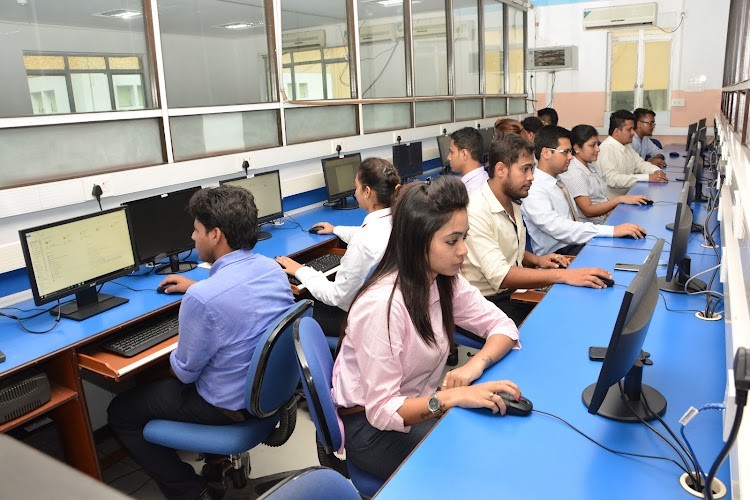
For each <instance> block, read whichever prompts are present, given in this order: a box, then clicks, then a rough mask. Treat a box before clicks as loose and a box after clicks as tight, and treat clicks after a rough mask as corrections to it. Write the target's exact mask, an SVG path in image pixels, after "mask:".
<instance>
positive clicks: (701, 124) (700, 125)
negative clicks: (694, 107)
mask: <svg viewBox="0 0 750 500" xmlns="http://www.w3.org/2000/svg"><path fill="white" fill-rule="evenodd" d="M705 127H706V119H705V118H701V119H700V120H698V130H700V129H702V128H705Z"/></svg>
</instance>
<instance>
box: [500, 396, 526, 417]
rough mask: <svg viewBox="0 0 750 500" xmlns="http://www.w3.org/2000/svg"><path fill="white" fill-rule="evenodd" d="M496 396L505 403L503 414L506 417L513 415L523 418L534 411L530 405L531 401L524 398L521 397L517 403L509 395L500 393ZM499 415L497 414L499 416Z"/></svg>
mask: <svg viewBox="0 0 750 500" xmlns="http://www.w3.org/2000/svg"><path fill="white" fill-rule="evenodd" d="M498 395H499V396H500V397H501V398H503V401H505V407H506V410H505V414H506V415H515V416H519V417H525V416H527V415H529V414H530V413H531V410H533V409H534V405H533V404H531V401H529V400H528V399H526V398H525V397H523V396H521V399H519V400H518V401H516V400H514V399H513V398H511V397H510V395H508V394H506V393H504V392H500V393H498ZM499 414H500V413H498V415H499Z"/></svg>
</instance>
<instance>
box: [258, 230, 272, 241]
mask: <svg viewBox="0 0 750 500" xmlns="http://www.w3.org/2000/svg"><path fill="white" fill-rule="evenodd" d="M270 238H271V233H269V232H268V231H258V241H263V240H267V239H270Z"/></svg>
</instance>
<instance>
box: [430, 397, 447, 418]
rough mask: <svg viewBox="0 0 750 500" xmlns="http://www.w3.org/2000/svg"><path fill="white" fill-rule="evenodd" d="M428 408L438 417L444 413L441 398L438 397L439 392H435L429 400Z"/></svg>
mask: <svg viewBox="0 0 750 500" xmlns="http://www.w3.org/2000/svg"><path fill="white" fill-rule="evenodd" d="M427 409H428V410H430V413H432V414H433V415H435V416H438V417H439V416H440V415H442V414H443V408H442V406H441V405H440V400H439V399H438V396H437V392H435V393H434V394H433V395H432V397H431V398H430V399H429V400H428V401H427Z"/></svg>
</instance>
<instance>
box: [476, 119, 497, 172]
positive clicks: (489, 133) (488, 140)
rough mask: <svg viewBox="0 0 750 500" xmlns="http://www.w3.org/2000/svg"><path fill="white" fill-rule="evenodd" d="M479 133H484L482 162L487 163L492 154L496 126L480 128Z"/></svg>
mask: <svg viewBox="0 0 750 500" xmlns="http://www.w3.org/2000/svg"><path fill="white" fill-rule="evenodd" d="M479 133H480V134H481V135H482V163H487V161H488V160H489V156H490V144H492V139H494V138H495V129H494V127H493V128H480V129H479Z"/></svg>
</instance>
